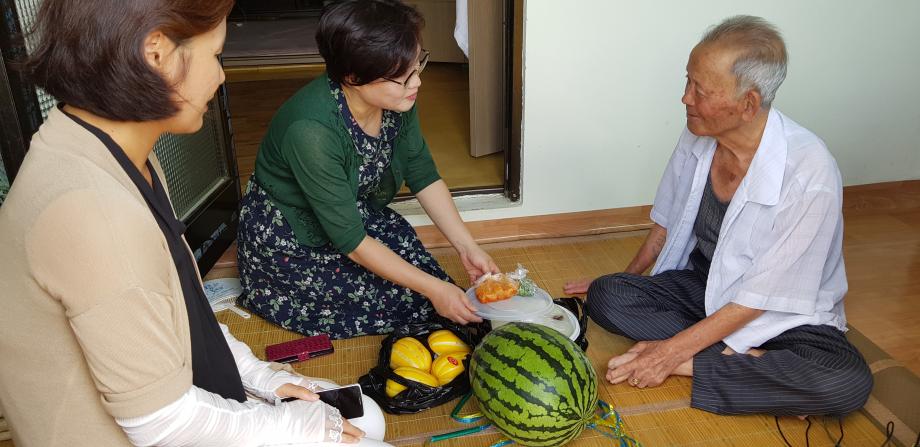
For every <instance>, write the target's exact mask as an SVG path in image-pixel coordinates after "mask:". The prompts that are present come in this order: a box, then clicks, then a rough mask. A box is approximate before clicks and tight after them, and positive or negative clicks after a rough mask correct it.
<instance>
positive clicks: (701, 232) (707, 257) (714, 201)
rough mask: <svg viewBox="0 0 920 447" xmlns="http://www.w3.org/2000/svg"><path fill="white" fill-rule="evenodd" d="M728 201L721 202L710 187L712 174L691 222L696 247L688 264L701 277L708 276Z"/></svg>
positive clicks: (707, 180)
mask: <svg viewBox="0 0 920 447" xmlns="http://www.w3.org/2000/svg"><path fill="white" fill-rule="evenodd" d="M728 205H729V204H728V203H722V202H720V201H719V198H718V197H716V194H715V192H713V189H712V176H709V177H708V178H707V179H706V188H705V189H704V190H703V198H702V199H701V200H700V210H699V212H698V213H697V214H696V221H694V222H693V234H694V235H696V248H695V249H694V250H693V252H692V253H690V265H691V266H693V270H696V271H698V272H700V274H701V275H703V277H707V276H709V266H710V265H711V264H712V255H713V253H715V251H716V244H717V243H718V242H719V232H720V231H721V229H722V219H724V218H725V211H727V210H728Z"/></svg>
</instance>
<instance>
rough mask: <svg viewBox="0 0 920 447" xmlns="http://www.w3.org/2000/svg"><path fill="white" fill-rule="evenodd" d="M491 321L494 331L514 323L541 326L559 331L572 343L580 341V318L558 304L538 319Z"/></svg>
mask: <svg viewBox="0 0 920 447" xmlns="http://www.w3.org/2000/svg"><path fill="white" fill-rule="evenodd" d="M490 321H491V322H492V329H496V328H499V327H501V326H502V325H505V324H508V323H511V322H512V321H520V322H523V323H536V324H541V325H543V326H547V327H551V328H553V329H555V330H557V331H559V333H561V334H562V335H565V336H566V337H568V338H569V339H570V340H572V341H575V340H576V339H578V334H579V333H580V332H581V328H580V327H579V326H578V318H577V317H575V314H573V313H572V312H569V310H568V309H566V308H564V307H562V306H560V305H558V304H554V305H553V307H552V308H551V309H549V310H547V311H545V312H543V313H542V314H540V315H538V316H536V317H528V318H522V319H513V320H510V321H505V320H497V319H492V320H490Z"/></svg>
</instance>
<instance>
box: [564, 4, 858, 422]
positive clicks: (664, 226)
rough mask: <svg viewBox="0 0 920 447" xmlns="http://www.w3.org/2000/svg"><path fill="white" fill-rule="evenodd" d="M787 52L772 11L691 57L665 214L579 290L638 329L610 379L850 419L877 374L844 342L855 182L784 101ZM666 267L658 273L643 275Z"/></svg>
mask: <svg viewBox="0 0 920 447" xmlns="http://www.w3.org/2000/svg"><path fill="white" fill-rule="evenodd" d="M785 75H786V48H785V44H784V43H783V40H782V37H780V35H779V33H778V31H777V30H776V29H775V28H774V27H773V26H772V25H770V24H769V23H767V22H766V21H764V20H763V19H760V18H757V17H749V16H737V17H732V18H729V19H727V20H725V21H724V22H722V23H721V24H719V25H717V26H715V27H714V28H712V29H711V30H710V31H709V32H707V33H706V35H705V36H704V37H703V39H702V40H701V41H700V43H699V44H698V45H697V46H696V47H695V48H694V49H693V51H692V52H691V53H690V60H689V63H688V64H687V84H686V87H685V89H684V96H683V98H682V102H683V103H684V104H685V105H686V109H687V128H686V130H684V132H683V134H682V135H681V136H680V139H679V140H678V143H677V148H676V149H675V150H674V153H673V155H672V156H671V160H670V162H669V163H668V166H667V168H666V170H665V173H664V176H663V178H662V180H661V184H660V186H659V187H658V193H657V195H656V197H655V204H654V207H653V208H652V213H651V218H652V220H653V221H654V222H655V225H654V227H653V228H652V230H651V232H650V233H649V235H648V237H647V239H646V240H645V242H644V244H643V245H642V247H641V248H640V250H639V252H638V254H636V256H635V258H634V259H633V261H632V262H631V263H630V264H629V266H628V267H627V269H626V271H625V272H624V273H618V274H613V275H607V276H603V277H600V278H597V279H596V280H594V281H593V282H591V283H590V287H587V282H580V283H579V282H575V283H570V284H568V285H566V291H567V292H569V293H573V292H579V291H584V290H585V289H587V293H588V300H587V306H588V313H589V315H590V316H591V318H592V319H594V321H596V322H597V323H598V324H599V325H601V326H602V327H604V328H605V329H607V330H609V331H611V332H615V333H618V334H621V335H625V336H627V337H630V338H632V339H634V340H640V342H639V343H637V344H636V345H635V346H634V347H633V348H632V349H630V350H629V351H628V352H626V353H625V354H623V355H619V356H615V357H613V358H612V359H610V362H609V364H608V368H609V370H608V372H607V380H609V381H610V382H611V383H620V382H622V381H626V382H627V383H629V384H630V385H632V386H635V387H638V388H645V387H653V386H656V385H658V384H660V383H661V382H662V381H664V380H665V379H666V378H667V377H668V376H669V375H685V376H692V377H693V395H692V401H691V404H692V406H693V407H695V408H699V409H703V410H706V411H711V412H714V413H722V414H740V413H769V414H775V415H817V414H834V415H836V414H845V413H848V412H850V411H853V410H856V409H858V408H860V407H862V405H863V404H864V403H865V402H866V399H867V398H868V394H869V392H870V391H871V389H872V375H871V373H870V372H869V369H868V367H867V366H866V363H865V360H864V359H863V358H862V356H861V355H860V354H859V352H858V351H857V350H856V349H855V348H854V347H853V346H852V345H851V344H850V343H849V342H848V341H847V339H846V338H845V337H844V331H845V330H846V318H845V316H844V311H843V297H844V295H845V293H846V291H847V280H846V273H845V271H844V267H843V256H842V240H843V218H842V214H841V201H842V186H841V179H840V172H839V170H838V169H837V164H836V162H835V161H834V158H833V157H832V156H831V154H830V153H829V152H828V150H827V148H826V147H825V145H824V143H823V142H822V141H821V139H819V138H818V137H817V136H815V134H813V133H811V132H810V131H808V130H807V129H805V128H803V127H802V126H800V125H799V124H797V123H796V122H794V121H792V120H791V119H789V118H788V117H787V116H785V115H783V114H782V113H781V112H780V111H778V110H776V109H775V108H772V107H771V103H772V101H773V98H774V96H775V94H776V91H777V89H778V88H779V86H780V84H781V83H782V82H783V79H784V78H785ZM653 263H655V268H654V269H653V270H652V276H640V275H641V274H642V272H644V271H645V270H646V269H647V268H648V267H650V266H651V265H652V264H653Z"/></svg>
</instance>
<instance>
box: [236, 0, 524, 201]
mask: <svg viewBox="0 0 920 447" xmlns="http://www.w3.org/2000/svg"><path fill="white" fill-rule="evenodd" d="M521 1H522V0H521ZM515 2H516V0H515V1H513V0H476V1H475V2H469V3H468V4H467V2H465V1H463V0H460V5H458V2H457V0H408V1H407V3H410V4H412V5H414V6H415V7H416V8H418V9H419V11H420V12H421V13H422V15H423V16H424V17H425V22H426V26H425V28H424V29H423V36H422V38H423V42H424V46H425V48H426V49H428V50H429V51H430V52H431V56H430V59H429V63H428V66H427V68H426V69H425V72H424V74H423V75H422V82H423V86H422V90H421V94H420V95H419V98H418V108H419V116H420V120H421V125H422V132H423V134H424V135H425V138H426V139H427V141H428V145H429V147H430V149H431V153H432V156H433V158H434V159H435V162H436V164H437V166H438V169H439V171H440V173H441V176H442V177H443V178H444V180H445V182H446V183H447V184H448V186H449V187H450V189H451V191H452V192H453V193H454V194H455V195H459V194H475V193H498V192H500V193H504V194H505V195H507V196H508V197H509V198H511V199H512V200H517V199H518V197H519V196H518V187H517V185H519V178H518V176H519V174H518V173H519V172H520V166H519V160H520V157H519V154H517V153H516V152H515V151H517V150H519V149H518V148H517V146H515V145H514V144H513V143H512V140H513V137H514V135H512V134H513V133H514V132H512V131H511V130H510V129H512V128H513V127H514V126H517V127H519V126H520V118H519V114H518V115H517V116H518V118H517V120H516V123H515V125H514V126H512V124H511V122H512V121H513V118H512V117H513V116H514V115H515V114H514V113H513V112H514V111H513V110H512V107H511V105H512V104H513V103H514V101H513V100H512V95H513V90H515V89H513V88H512V76H511V73H512V72H513V69H512V65H513V64H514V62H515V61H517V62H518V63H519V61H520V58H519V57H517V58H515V57H514V54H515V52H519V51H520V47H519V46H516V48H512V46H514V45H513V43H514V41H515V39H513V26H512V23H513V22H515V21H514V20H511V19H510V18H511V17H514V16H516V14H514V11H515V7H514V3H515ZM324 3H325V4H328V3H330V1H329V0H326V1H323V0H271V1H266V0H238V1H237V6H236V8H235V9H234V11H233V13H232V14H231V17H230V21H229V23H228V36H227V43H226V45H225V48H224V55H223V60H224V66H225V69H226V72H227V81H228V83H227V89H228V93H229V100H230V114H231V119H232V124H233V129H234V141H235V146H236V152H237V160H238V165H239V173H240V180H241V182H240V183H241V185H242V186H243V187H245V185H246V183H247V182H248V179H249V176H250V175H251V174H252V172H253V170H254V168H255V159H256V155H257V153H258V148H259V144H260V142H261V139H262V136H263V135H264V132H265V130H266V129H267V127H268V124H269V122H270V121H271V118H272V116H273V115H274V112H275V111H276V110H277V109H278V107H280V106H281V104H282V103H283V102H284V101H285V100H287V99H288V98H289V97H290V96H291V95H293V94H294V93H295V92H296V91H297V90H299V89H300V88H301V87H303V86H304V85H306V84H307V83H308V82H310V81H311V80H312V79H314V78H315V77H316V76H318V75H320V74H321V73H322V72H323V70H324V65H323V61H322V58H321V57H320V56H319V51H318V49H317V48H316V42H315V40H314V35H315V30H316V27H317V24H318V22H319V17H320V15H321V13H322V9H323V7H324ZM458 6H459V7H460V9H459V10H458ZM458 12H459V14H460V15H461V16H462V15H463V13H464V12H466V15H467V17H466V18H467V21H468V24H469V25H468V28H467V30H468V33H467V34H468V36H469V38H468V39H467V41H466V42H463V40H462V39H455V37H454V30H455V24H456V22H457V17H458ZM461 19H462V17H461ZM458 40H460V42H461V44H462V43H465V44H466V45H467V48H468V51H467V53H468V55H467V54H464V52H463V51H462V50H461V44H458ZM518 43H519V42H518ZM518 69H519V67H518ZM518 92H519V90H518ZM519 100H520V97H519V95H518V98H517V101H518V102H519ZM512 164H515V165H514V166H512ZM402 195H403V197H409V193H408V190H404V191H403V193H402Z"/></svg>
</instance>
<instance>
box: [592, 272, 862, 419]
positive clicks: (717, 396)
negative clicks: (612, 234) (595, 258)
mask: <svg viewBox="0 0 920 447" xmlns="http://www.w3.org/2000/svg"><path fill="white" fill-rule="evenodd" d="M705 292H706V277H705V276H702V275H701V274H699V273H698V272H695V271H692V270H672V271H667V272H662V273H660V274H658V275H655V276H638V275H630V274H626V273H618V274H614V275H607V276H603V277H600V278H598V279H596V280H595V281H594V282H593V283H592V284H591V287H590V288H589V290H588V300H587V311H588V315H589V316H590V317H591V319H593V320H594V321H595V322H597V324H599V325H600V326H601V327H603V328H605V329H607V330H608V331H610V332H613V333H616V334H620V335H623V336H626V337H629V338H632V339H633V340H640V341H642V340H664V339H667V338H671V337H673V336H674V335H676V334H677V333H678V332H681V331H683V330H684V329H686V328H688V327H690V326H692V325H693V324H695V323H697V322H698V321H700V320H702V319H703V318H706V309H705V304H704V298H705ZM725 347H726V346H725V344H724V343H723V342H721V341H720V342H718V343H716V344H714V345H712V346H710V347H708V348H707V349H704V350H703V351H701V352H699V353H698V354H697V355H696V356H695V357H694V358H693V393H692V396H691V406H692V407H694V408H699V409H701V410H706V411H709V412H712V413H718V414H747V413H766V414H772V415H787V416H798V415H842V414H846V413H849V412H851V411H855V410H858V409H859V408H861V407H862V406H863V405H864V404H865V402H866V399H868V396H869V392H871V391H872V374H871V372H870V371H869V367H868V366H867V365H866V361H865V360H864V359H863V357H862V355H861V354H860V353H859V351H857V350H856V348H855V347H854V346H853V345H852V344H850V342H849V341H847V339H846V337H845V336H844V334H843V332H841V331H839V330H838V329H837V328H834V327H832V326H826V325H822V326H811V325H807V326H800V327H797V328H793V329H790V330H788V331H786V332H784V333H782V334H780V335H778V336H777V337H776V338H773V339H771V340H769V341H768V342H766V343H764V344H763V345H762V346H760V348H761V349H764V350H766V351H767V352H766V354H764V355H763V356H761V357H753V356H750V355H744V354H734V355H724V354H722V350H724V349H725Z"/></svg>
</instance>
